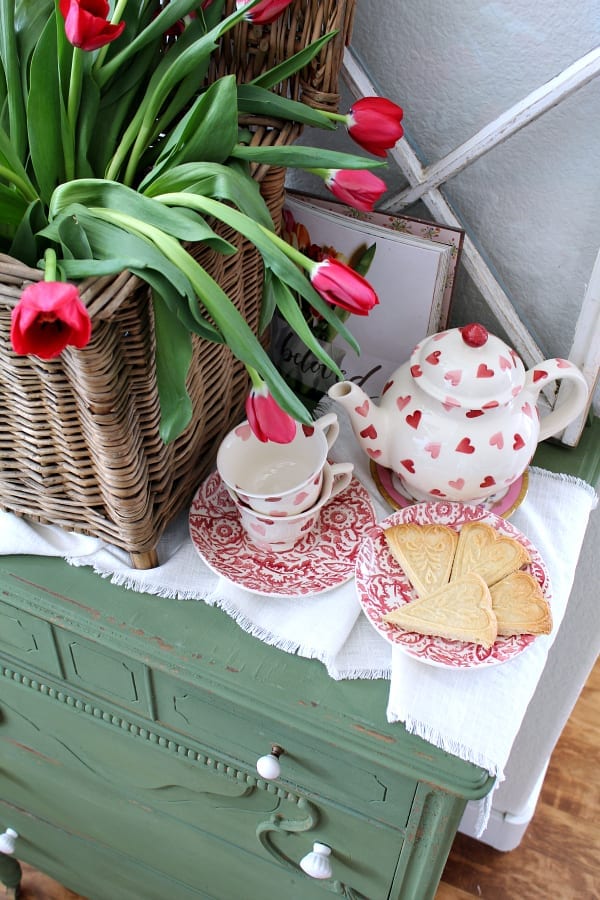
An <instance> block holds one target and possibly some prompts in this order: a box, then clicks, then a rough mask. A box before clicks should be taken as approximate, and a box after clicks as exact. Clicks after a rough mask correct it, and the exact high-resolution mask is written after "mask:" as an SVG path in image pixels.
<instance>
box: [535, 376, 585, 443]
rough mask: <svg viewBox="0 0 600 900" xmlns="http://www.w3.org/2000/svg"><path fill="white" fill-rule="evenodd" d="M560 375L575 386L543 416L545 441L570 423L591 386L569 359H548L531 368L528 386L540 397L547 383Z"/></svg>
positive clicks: (542, 436)
mask: <svg viewBox="0 0 600 900" xmlns="http://www.w3.org/2000/svg"><path fill="white" fill-rule="evenodd" d="M558 379H562V380H563V381H569V382H570V386H571V390H570V391H568V392H567V393H565V394H564V395H562V398H561V399H559V400H558V402H557V404H556V406H555V407H554V409H553V410H552V411H551V412H549V413H547V414H546V415H545V416H543V417H542V419H541V420H540V434H539V437H538V440H539V441H545V440H546V438H549V437H552V435H554V434H557V433H558V432H559V431H562V430H563V428H566V427H567V425H570V423H571V422H572V421H573V420H574V419H576V418H577V416H578V415H579V413H580V412H582V411H583V410H584V409H585V406H586V403H587V401H588V396H589V390H590V389H589V386H588V383H587V381H586V379H585V376H584V375H583V374H582V373H581V372H580V371H579V369H578V368H577V366H575V365H574V364H573V363H572V362H569V360H568V359H547V360H545V361H544V362H542V363H539V364H538V365H536V366H534V367H533V369H530V370H529V372H527V378H526V381H525V387H526V388H528V389H529V390H530V391H532V392H533V393H534V396H535V398H537V396H538V394H539V393H540V391H541V389H542V388H543V387H545V386H546V385H547V384H549V382H551V381H556V380H558Z"/></svg>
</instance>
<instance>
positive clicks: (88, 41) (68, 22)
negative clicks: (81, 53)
mask: <svg viewBox="0 0 600 900" xmlns="http://www.w3.org/2000/svg"><path fill="white" fill-rule="evenodd" d="M59 8H60V11H61V13H62V16H63V18H64V20H65V32H66V35H67V39H68V40H69V42H70V43H71V44H73V46H74V47H81V49H82V50H98V49H99V48H100V47H104V46H105V44H110V42H111V41H115V40H116V39H117V38H118V37H119V36H120V35H121V34H122V32H123V29H124V28H125V22H119V24H118V25H113V24H111V22H109V21H108V15H109V13H110V7H109V4H108V0H60V3H59Z"/></svg>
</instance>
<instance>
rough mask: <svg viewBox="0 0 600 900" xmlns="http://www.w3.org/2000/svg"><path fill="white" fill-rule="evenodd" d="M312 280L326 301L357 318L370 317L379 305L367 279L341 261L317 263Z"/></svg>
mask: <svg viewBox="0 0 600 900" xmlns="http://www.w3.org/2000/svg"><path fill="white" fill-rule="evenodd" d="M310 280H311V282H312V285H313V287H314V288H315V290H316V291H318V293H319V294H320V295H321V297H323V299H324V300H326V301H327V302H328V303H332V304H333V305H334V306H339V307H340V308H341V309H345V310H347V311H348V312H350V313H354V314H355V315H357V316H366V315H368V314H369V312H370V311H371V310H372V309H373V307H374V306H376V305H377V304H378V303H379V297H378V296H377V294H376V293H375V291H374V290H373V288H372V287H371V285H370V284H369V282H368V281H367V279H366V278H363V276H362V275H359V274H358V272H355V271H354V269H351V268H350V266H347V265H346V264H345V263H343V262H340V260H339V259H333V258H332V257H327V259H324V260H323V261H322V262H318V263H315V265H314V267H313V268H312V269H311V271H310Z"/></svg>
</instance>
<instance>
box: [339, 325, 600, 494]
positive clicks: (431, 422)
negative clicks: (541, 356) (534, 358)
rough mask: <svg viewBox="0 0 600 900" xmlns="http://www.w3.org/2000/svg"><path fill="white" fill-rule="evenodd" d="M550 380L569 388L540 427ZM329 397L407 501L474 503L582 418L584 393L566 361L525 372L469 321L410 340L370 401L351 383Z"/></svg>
mask: <svg viewBox="0 0 600 900" xmlns="http://www.w3.org/2000/svg"><path fill="white" fill-rule="evenodd" d="M558 379H562V380H563V381H564V382H568V383H569V385H570V387H571V390H570V391H568V392H567V391H565V392H564V395H563V393H562V392H561V399H560V401H559V402H558V403H557V405H556V406H555V408H554V409H553V410H552V411H551V412H549V413H548V414H547V415H545V416H544V417H543V418H542V420H541V422H540V416H539V413H538V410H537V406H536V403H537V398H538V395H539V393H540V390H541V389H542V388H543V387H544V386H545V385H547V384H548V383H549V382H551V381H554V380H558ZM328 393H329V396H330V397H332V398H333V399H334V400H336V401H337V402H339V403H340V404H341V405H342V406H343V407H345V409H346V410H347V412H348V414H349V416H350V419H351V422H352V427H353V429H354V433H355V435H356V437H357V439H358V441H359V443H360V444H361V446H362V448H363V449H364V451H365V452H366V453H367V454H368V456H370V457H371V459H373V460H375V461H376V462H377V463H379V464H380V465H382V466H385V467H386V468H389V469H391V470H392V471H393V472H394V473H395V474H396V476H397V477H398V478H399V479H400V481H401V484H402V489H403V491H404V492H405V493H406V494H407V495H408V496H410V497H412V498H413V499H416V500H434V499H438V500H439V499H448V500H461V501H463V502H470V503H473V502H477V501H480V500H484V499H485V498H487V497H491V496H492V495H498V497H501V496H503V495H504V494H505V493H506V491H507V490H508V489H509V487H510V485H511V484H512V483H513V482H514V481H516V480H517V479H518V478H519V477H520V476H521V475H522V474H523V472H524V471H525V469H526V468H527V466H528V465H529V462H530V460H531V457H532V456H533V454H534V452H535V449H536V447H537V444H538V441H540V440H544V439H545V438H548V437H550V436H551V435H553V434H556V433H557V432H559V431H562V429H563V428H565V427H566V426H567V425H568V424H569V423H570V422H571V421H572V420H573V419H575V418H576V417H577V416H578V415H579V414H580V413H581V412H582V410H583V409H584V407H585V405H586V403H587V399H588V394H589V388H588V385H587V382H586V380H585V378H584V376H583V375H582V373H581V372H580V371H579V369H577V367H576V366H574V365H573V364H572V363H570V362H569V361H568V360H566V359H549V360H545V362H542V363H540V364H539V365H536V366H534V367H533V368H532V369H530V370H529V371H526V370H525V367H524V365H523V363H522V362H521V360H520V358H519V357H518V355H517V354H516V353H515V351H514V350H512V349H511V348H510V347H508V346H507V345H506V344H505V343H504V342H503V341H502V340H500V338H498V337H494V335H491V334H488V332H487V330H486V329H485V328H484V327H483V325H479V324H477V323H472V324H470V325H465V326H464V327H462V328H452V329H448V330H447V331H442V332H440V333H439V334H435V335H432V336H430V337H427V338H425V339H424V340H423V341H421V342H420V343H419V344H417V346H416V347H415V349H414V350H413V352H412V355H411V357H410V359H409V361H408V362H406V363H404V365H402V366H400V368H399V369H397V370H396V372H394V374H393V375H392V376H391V378H390V380H389V381H388V383H387V384H386V386H385V387H384V389H383V393H382V396H381V400H380V403H379V405H376V404H375V403H374V402H373V401H372V400H371V399H370V398H369V397H368V396H367V395H366V394H365V393H364V391H363V390H362V389H361V388H360V387H358V385H356V384H355V383H354V382H351V381H342V382H338V383H337V384H334V385H333V386H332V387H331V388H330V389H329V392H328Z"/></svg>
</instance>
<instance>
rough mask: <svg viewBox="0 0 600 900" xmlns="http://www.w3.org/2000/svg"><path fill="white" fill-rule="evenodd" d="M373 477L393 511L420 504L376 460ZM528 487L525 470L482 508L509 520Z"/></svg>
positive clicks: (372, 469)
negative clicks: (499, 494)
mask: <svg viewBox="0 0 600 900" xmlns="http://www.w3.org/2000/svg"><path fill="white" fill-rule="evenodd" d="M371 475H372V476H373V481H374V482H375V486H376V487H377V490H378V491H379V493H380V494H381V496H382V497H383V499H384V500H387V502H388V503H389V505H390V506H391V507H392V509H406V507H407V506H413V504H415V503H417V502H418V501H417V500H415V499H414V498H412V497H410V496H409V495H408V494H405V493H404V492H403V486H402V482H401V480H400V479H399V478H398V476H397V475H395V474H394V472H392V470H391V469H386V468H385V467H384V466H380V465H379V463H376V462H375V460H374V459H372V460H371ZM528 486H529V473H528V471H527V470H525V472H523V474H522V475H520V476H519V477H518V478H517V480H516V481H513V483H512V484H511V485H510V487H509V488H508V490H507V491H505V492H504V493H503V494H502V495H501V496H498V495H497V494H492V496H491V497H487V498H486V499H485V500H483V501H482V503H481V506H484V507H485V508H486V509H487V510H489V511H490V512H493V513H495V514H496V515H497V516H502V518H503V519H508V518H509V517H510V516H512V514H513V513H514V511H515V509H517V508H518V507H519V506H520V505H521V503H522V502H523V500H524V499H525V495H526V494H527V488H528Z"/></svg>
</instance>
